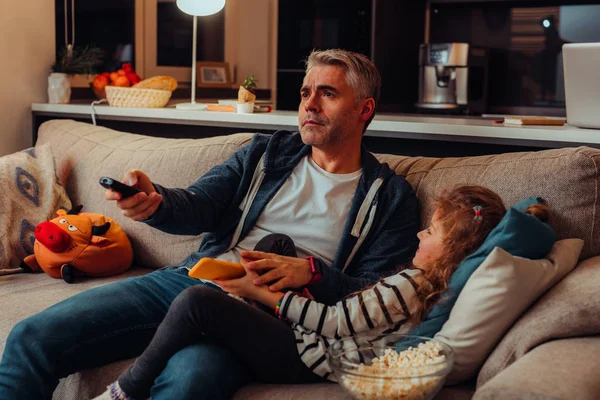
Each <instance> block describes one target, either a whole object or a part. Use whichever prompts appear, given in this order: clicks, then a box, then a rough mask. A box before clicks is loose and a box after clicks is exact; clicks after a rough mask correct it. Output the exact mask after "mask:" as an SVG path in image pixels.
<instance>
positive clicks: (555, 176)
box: [378, 147, 600, 259]
mask: <svg viewBox="0 0 600 400" xmlns="http://www.w3.org/2000/svg"><path fill="white" fill-rule="evenodd" d="M378 159H379V160H380V161H381V162H387V163H388V164H389V165H390V167H391V168H393V169H394V170H395V171H396V172H397V173H399V174H400V175H404V176H406V178H407V180H408V181H409V182H410V184H411V185H412V187H413V189H414V190H415V191H416V193H417V197H418V198H419V200H420V202H421V224H422V225H424V226H425V225H427V224H428V221H429V220H430V218H431V216H432V214H433V212H434V202H435V197H436V195H437V194H439V193H440V191H442V190H443V189H447V188H451V187H454V186H457V185H461V184H468V185H482V186H485V187H487V188H489V189H491V190H493V191H495V192H496V193H498V194H499V195H500V197H502V200H503V201H504V203H505V205H507V206H511V205H513V204H514V203H516V202H517V201H519V200H521V199H523V198H524V197H528V196H534V195H539V196H541V197H542V198H543V199H545V200H546V201H547V203H548V205H549V206H550V223H551V225H552V227H553V228H554V229H555V230H556V232H557V233H558V238H559V239H566V238H580V239H583V240H584V241H585V245H584V248H583V251H582V253H581V259H586V258H588V257H591V256H594V255H598V254H600V240H598V239H597V238H596V234H597V233H596V230H597V229H598V223H599V222H600V215H599V213H598V211H600V210H598V206H599V201H600V200H599V199H598V196H599V193H598V189H599V188H598V180H599V175H598V174H599V171H598V168H599V165H600V150H597V149H592V148H589V147H578V148H562V149H553V150H540V151H533V152H520V153H504V154H498V155H488V156H477V157H460V158H425V157H403V156H394V155H389V154H380V155H378Z"/></svg>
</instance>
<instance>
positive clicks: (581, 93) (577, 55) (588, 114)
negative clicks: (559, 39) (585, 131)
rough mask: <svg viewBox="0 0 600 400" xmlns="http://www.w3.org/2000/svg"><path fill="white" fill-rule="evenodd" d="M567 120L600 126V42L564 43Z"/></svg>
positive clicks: (586, 126)
mask: <svg viewBox="0 0 600 400" xmlns="http://www.w3.org/2000/svg"><path fill="white" fill-rule="evenodd" d="M562 53H563V65H564V74H565V104H566V108H567V123H568V124H569V125H571V126H577V127H580V128H596V129H600V43H568V44H565V45H563V49H562Z"/></svg>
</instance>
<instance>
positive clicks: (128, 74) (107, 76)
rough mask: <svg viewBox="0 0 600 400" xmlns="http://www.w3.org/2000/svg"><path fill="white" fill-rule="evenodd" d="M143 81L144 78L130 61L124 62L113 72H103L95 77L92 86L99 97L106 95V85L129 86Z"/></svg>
mask: <svg viewBox="0 0 600 400" xmlns="http://www.w3.org/2000/svg"><path fill="white" fill-rule="evenodd" d="M141 81H142V78H140V76H139V75H138V74H136V72H135V71H134V70H133V67H132V65H131V64H130V63H123V64H122V65H121V68H119V69H118V70H116V71H113V72H103V73H101V74H100V75H97V76H96V77H94V80H93V81H92V88H93V89H94V92H95V93H96V95H97V96H98V97H106V96H105V94H104V88H105V87H106V86H109V85H112V86H119V87H129V86H133V85H135V84H136V83H139V82H141Z"/></svg>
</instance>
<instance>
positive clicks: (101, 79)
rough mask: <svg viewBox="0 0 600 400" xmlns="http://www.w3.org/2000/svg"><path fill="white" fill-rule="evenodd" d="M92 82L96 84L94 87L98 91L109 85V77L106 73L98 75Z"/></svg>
mask: <svg viewBox="0 0 600 400" xmlns="http://www.w3.org/2000/svg"><path fill="white" fill-rule="evenodd" d="M92 84H93V85H94V89H96V90H98V91H100V90H103V89H104V88H105V87H106V85H108V78H107V77H106V76H105V75H98V76H96V77H95V78H94V81H93V82H92Z"/></svg>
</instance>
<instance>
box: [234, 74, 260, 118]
mask: <svg viewBox="0 0 600 400" xmlns="http://www.w3.org/2000/svg"><path fill="white" fill-rule="evenodd" d="M256 82H258V80H257V79H256V78H255V77H254V75H250V76H247V77H246V79H244V82H243V83H242V84H241V85H240V89H239V90H238V105H237V110H238V112H239V113H251V112H252V111H253V110H254V102H255V101H256Z"/></svg>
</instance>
